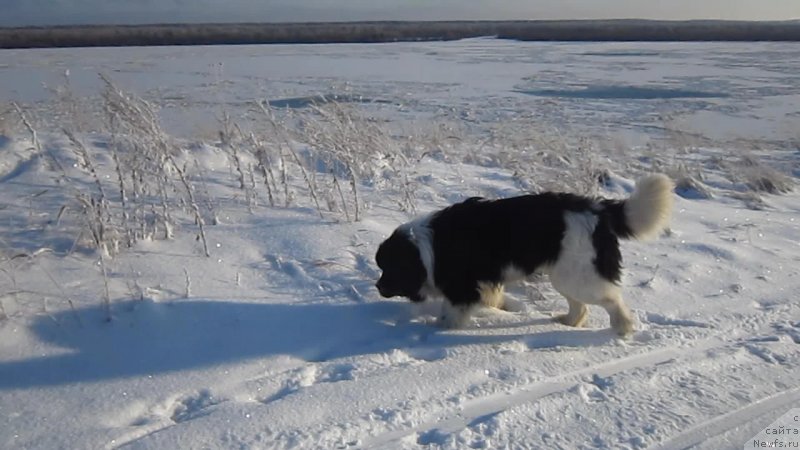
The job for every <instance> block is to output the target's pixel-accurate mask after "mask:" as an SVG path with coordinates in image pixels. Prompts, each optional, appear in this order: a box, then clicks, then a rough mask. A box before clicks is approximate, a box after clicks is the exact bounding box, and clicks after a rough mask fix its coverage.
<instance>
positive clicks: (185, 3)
mask: <svg viewBox="0 0 800 450" xmlns="http://www.w3.org/2000/svg"><path fill="white" fill-rule="evenodd" d="M0 3H2V5H0V26H23V25H61V24H123V23H181V22H285V21H348V20H457V19H608V18H642V19H731V20H791V19H800V0H0Z"/></svg>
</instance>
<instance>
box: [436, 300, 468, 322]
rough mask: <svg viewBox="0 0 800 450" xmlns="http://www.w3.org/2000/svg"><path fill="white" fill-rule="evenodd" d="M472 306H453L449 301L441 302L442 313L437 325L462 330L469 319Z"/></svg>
mask: <svg viewBox="0 0 800 450" xmlns="http://www.w3.org/2000/svg"><path fill="white" fill-rule="evenodd" d="M473 306H474V305H472V304H459V305H454V304H453V303H451V302H450V300H449V299H447V298H445V299H444V300H442V313H441V314H440V315H439V325H440V326H441V327H442V328H447V329H454V328H463V327H464V326H465V325H466V324H467V323H468V322H469V318H470V313H471V312H472V307H473Z"/></svg>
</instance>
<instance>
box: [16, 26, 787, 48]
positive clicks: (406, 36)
mask: <svg viewBox="0 0 800 450" xmlns="http://www.w3.org/2000/svg"><path fill="white" fill-rule="evenodd" d="M479 36H496V37H498V38H501V39H516V40H522V41H800V21H788V22H738V21H651V20H568V21H452V22H331V23H317V22H311V23H262V24H256V23H241V24H173V25H114V26H107V25H92V26H63V27H23V28H0V48H38V47H109V46H133V45H136V46H145V45H233V44H295V43H298V44H299V43H304V44H309V43H370V42H396V41H441V40H455V39H464V38H470V37H479Z"/></svg>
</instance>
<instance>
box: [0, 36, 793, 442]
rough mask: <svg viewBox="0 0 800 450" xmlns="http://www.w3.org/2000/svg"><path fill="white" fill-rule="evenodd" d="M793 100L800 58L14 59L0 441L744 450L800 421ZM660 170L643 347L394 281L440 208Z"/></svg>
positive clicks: (517, 53)
mask: <svg viewBox="0 0 800 450" xmlns="http://www.w3.org/2000/svg"><path fill="white" fill-rule="evenodd" d="M98 74H101V75H102V77H101V76H99V75H98ZM798 105H800V45H797V44H787V43H781V44H778V43H771V44H770V43H737V44H715V43H702V44H699V43H698V44H692V43H682V44H670V43H650V44H642V43H625V44H614V43H603V44H592V43H584V44H580V43H570V44H560V43H518V42H511V41H498V40H492V39H473V40H466V41H459V42H447V43H397V44H375V45H287V46H241V47H183V48H178V47H164V48H114V49H102V48H98V49H60V50H2V51H0V448H4V449H5V448H8V449H29V448H30V449H56V448H64V449H101V448H107V449H116V448H125V449H177V448H195V449H200V448H210V449H234V448H235V449H272V448H279V449H337V448H338V449H349V448H364V449H416V448H445V449H461V448H509V449H525V448H530V449H537V448H563V449H572V448H584V449H588V448H609V449H611V448H614V449H616V448H625V449H642V448H659V449H675V448H702V449H724V448H742V446H743V445H744V444H745V443H748V441H749V440H750V438H751V437H753V436H754V435H756V434H757V433H758V432H759V431H761V430H762V429H763V428H765V427H766V426H767V425H769V424H770V423H771V422H773V421H774V420H775V419H776V418H778V417H779V416H781V415H782V414H784V413H785V412H787V411H789V410H790V409H792V408H798V407H800V294H799V293H800V276H798V275H800V194H798V193H797V192H796V189H794V186H795V185H796V182H797V178H798V177H799V176H800V131H798V130H800V106H798ZM652 172H662V173H666V174H668V175H670V176H671V177H672V178H673V179H674V180H675V181H676V183H677V188H676V192H675V210H674V214H673V218H672V223H671V226H670V229H669V230H668V232H666V233H665V234H664V235H663V236H661V237H660V238H659V239H658V240H655V241H652V242H646V243H645V242H629V241H626V242H624V243H623V246H622V250H623V255H624V258H625V266H626V274H625V276H624V278H623V281H622V284H623V286H624V289H623V292H624V295H625V297H626V301H627V303H628V305H629V306H630V307H631V308H632V309H633V312H634V315H635V317H636V320H637V331H636V333H635V334H634V335H633V336H632V337H631V338H629V339H627V340H621V339H619V338H617V337H616V335H615V334H614V333H613V332H611V331H610V330H608V319H607V316H606V314H605V313H604V312H603V311H602V310H595V309H592V310H591V313H590V314H591V316H590V320H589V324H588V327H587V328H583V329H573V328H568V327H565V326H563V325H560V324H557V323H555V322H553V321H552V319H551V318H552V316H554V315H555V314H558V313H560V312H563V311H565V310H566V302H565V301H564V299H562V298H560V296H559V295H558V294H557V293H556V292H555V291H553V290H552V288H551V287H550V286H549V284H548V283H547V280H546V279H542V280H538V281H536V282H530V283H525V284H522V285H518V286H513V287H510V288H509V289H508V297H509V299H510V300H511V301H512V303H513V304H515V305H516V306H517V308H516V309H517V311H515V312H503V311H497V310H488V309H487V310H482V311H479V313H478V314H476V317H475V318H474V319H473V320H472V321H471V323H470V324H469V326H468V327H467V328H465V329H461V330H443V329H440V328H439V327H437V325H436V323H435V321H434V315H435V314H436V313H437V308H438V305H435V304H431V305H423V306H422V307H419V308H412V306H411V304H410V303H408V302H407V301H404V300H399V299H398V300H385V299H381V298H380V297H379V295H378V294H377V291H376V290H375V289H374V287H373V285H374V282H375V280H377V277H378V276H379V272H378V269H377V267H376V265H375V263H374V253H375V251H376V249H377V245H378V244H379V243H380V242H381V241H382V240H383V239H384V238H385V237H386V236H387V235H388V234H389V233H391V231H392V230H393V229H394V227H396V226H397V225H398V224H400V223H402V222H405V221H407V220H409V219H410V218H412V217H414V216H415V215H416V214H420V213H424V212H427V211H430V210H433V209H435V208H440V207H443V206H445V205H447V204H450V203H452V202H456V201H459V200H462V199H465V198H467V197H471V196H475V195H481V196H487V197H502V196H510V195H517V194H520V193H523V192H536V191H542V190H548V189H550V190H565V191H572V192H578V193H583V194H588V195H602V196H606V197H613V198H621V197H624V196H626V195H627V194H628V193H630V191H631V189H632V186H633V183H634V182H635V180H636V179H637V178H638V177H640V176H642V175H644V174H647V173H652ZM207 255H208V256H207ZM749 443H750V444H752V442H749Z"/></svg>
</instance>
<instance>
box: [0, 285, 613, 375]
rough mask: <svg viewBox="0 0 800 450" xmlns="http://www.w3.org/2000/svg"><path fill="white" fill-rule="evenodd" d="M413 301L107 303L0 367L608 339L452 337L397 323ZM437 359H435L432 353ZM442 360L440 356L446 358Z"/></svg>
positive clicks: (76, 371)
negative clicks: (42, 346) (46, 349)
mask: <svg viewBox="0 0 800 450" xmlns="http://www.w3.org/2000/svg"><path fill="white" fill-rule="evenodd" d="M408 307H409V305H408V303H407V302H404V301H380V302H362V303H343V304H319V303H315V304H285V303H283V304H264V303H236V302H230V301H212V300H205V301H202V300H177V301H173V302H163V303H160V302H153V301H148V300H131V301H125V302H118V303H115V304H114V305H113V311H112V313H113V314H112V316H113V317H114V319H113V320H112V321H110V322H109V321H107V320H104V317H106V316H107V314H106V312H105V309H104V308H103V307H101V306H98V307H93V308H87V309H81V310H77V311H64V312H62V313H59V314H57V315H54V316H42V317H40V318H37V319H36V320H35V321H34V323H33V325H32V330H31V331H32V332H33V333H35V334H36V336H37V337H38V338H39V339H40V340H42V341H45V342H47V343H49V344H52V345H54V346H57V347H61V348H63V349H64V353H63V354H58V355H52V356H42V357H38V358H31V359H23V360H16V361H13V360H12V361H3V362H0V390H4V389H18V388H23V389H24V388H35V387H41V386H53V385H63V384H71V383H85V382H98V381H107V380H113V379H124V378H135V377H142V376H148V375H157V374H162V373H167V372H175V371H181V370H191V369H198V368H204V367H213V366H219V365H223V364H226V363H236V362H238V361H244V360H248V359H254V358H259V357H269V356H274V355H290V356H294V357H297V358H300V359H303V360H306V361H326V360H330V359H334V358H340V357H347V356H356V355H362V354H370V353H382V352H388V351H391V350H393V349H411V350H420V351H421V353H422V354H424V353H425V351H426V350H438V349H446V348H449V347H454V346H462V345H472V344H499V343H503V342H509V341H516V340H520V341H522V342H525V343H526V344H527V345H528V346H529V347H530V348H532V349H536V348H543V347H555V346H562V345H566V346H592V345H598V344H602V343H605V342H607V341H608V340H609V339H611V336H610V335H609V334H607V333H601V334H597V333H598V332H591V331H585V330H568V329H565V330H557V331H546V332H542V333H534V334H501V335H498V334H489V335H487V334H475V333H470V332H469V330H466V331H465V332H445V331H443V330H441V329H439V328H437V327H435V326H433V325H430V324H424V323H419V322H413V321H408V320H398V318H406V319H407V317H408ZM434 353H436V352H434ZM442 353H443V352H442Z"/></svg>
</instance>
